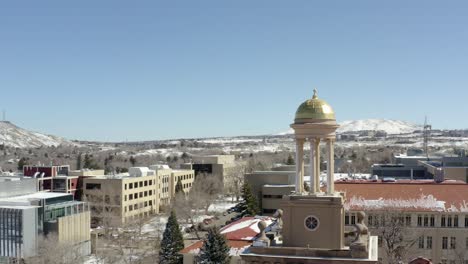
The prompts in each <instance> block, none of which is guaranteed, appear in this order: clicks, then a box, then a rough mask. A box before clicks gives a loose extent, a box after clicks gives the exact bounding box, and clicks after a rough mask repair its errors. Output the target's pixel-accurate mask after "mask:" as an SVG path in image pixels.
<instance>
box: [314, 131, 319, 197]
mask: <svg viewBox="0 0 468 264" xmlns="http://www.w3.org/2000/svg"><path fill="white" fill-rule="evenodd" d="M314 152H315V167H314V169H315V173H314V174H315V175H314V177H315V179H314V181H315V191H316V192H318V193H320V138H316V139H315V151H314Z"/></svg>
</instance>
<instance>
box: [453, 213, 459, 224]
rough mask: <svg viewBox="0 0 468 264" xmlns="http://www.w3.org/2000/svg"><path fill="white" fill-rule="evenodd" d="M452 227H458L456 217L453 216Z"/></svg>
mask: <svg viewBox="0 0 468 264" xmlns="http://www.w3.org/2000/svg"><path fill="white" fill-rule="evenodd" d="M453 226H454V227H458V215H455V216H454V217H453Z"/></svg>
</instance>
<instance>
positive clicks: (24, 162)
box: [18, 158, 28, 170]
mask: <svg viewBox="0 0 468 264" xmlns="http://www.w3.org/2000/svg"><path fill="white" fill-rule="evenodd" d="M24 165H28V161H27V159H26V158H21V159H20V160H19V161H18V170H23V167H24Z"/></svg>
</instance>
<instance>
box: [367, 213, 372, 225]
mask: <svg viewBox="0 0 468 264" xmlns="http://www.w3.org/2000/svg"><path fill="white" fill-rule="evenodd" d="M372 223H373V221H372V215H369V216H368V217H367V224H368V225H370V226H372Z"/></svg>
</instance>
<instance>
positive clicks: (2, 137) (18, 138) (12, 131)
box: [0, 121, 75, 148]
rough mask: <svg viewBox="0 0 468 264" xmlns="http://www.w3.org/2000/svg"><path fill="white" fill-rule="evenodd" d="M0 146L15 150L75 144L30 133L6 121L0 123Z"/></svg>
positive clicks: (53, 137) (58, 138)
mask: <svg viewBox="0 0 468 264" xmlns="http://www.w3.org/2000/svg"><path fill="white" fill-rule="evenodd" d="M0 144H5V146H9V147H15V148H37V147H41V146H58V145H60V144H62V145H75V143H73V142H71V141H69V140H67V139H64V138H61V137H56V136H50V135H45V134H41V133H38V132H32V131H29V130H26V129H23V128H20V127H17V126H15V125H14V124H12V123H10V122H8V121H0Z"/></svg>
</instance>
